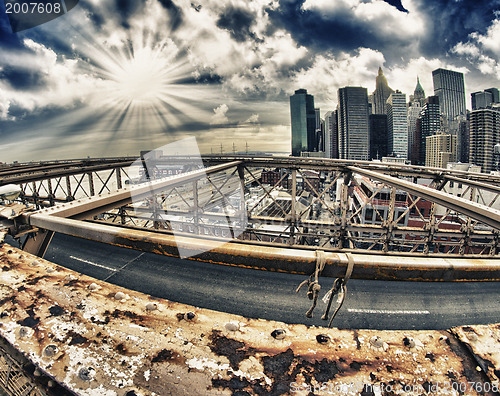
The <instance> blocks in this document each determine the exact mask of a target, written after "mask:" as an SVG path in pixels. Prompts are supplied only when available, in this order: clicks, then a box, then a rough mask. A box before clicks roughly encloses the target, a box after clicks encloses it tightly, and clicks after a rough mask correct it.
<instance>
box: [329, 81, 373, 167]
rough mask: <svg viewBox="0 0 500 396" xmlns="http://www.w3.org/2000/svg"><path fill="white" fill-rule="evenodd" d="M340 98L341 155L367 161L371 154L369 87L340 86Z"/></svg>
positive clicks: (342, 157) (350, 158) (344, 157)
mask: <svg viewBox="0 0 500 396" xmlns="http://www.w3.org/2000/svg"><path fill="white" fill-rule="evenodd" d="M338 98H339V103H338V107H337V108H338V125H339V156H340V158H341V159H349V160H361V161H367V160H368V159H369V156H370V135H369V125H368V92H367V89H366V88H363V87H344V88H340V89H339V94H338Z"/></svg>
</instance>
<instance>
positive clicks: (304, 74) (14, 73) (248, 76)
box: [0, 0, 500, 162]
mask: <svg viewBox="0 0 500 396" xmlns="http://www.w3.org/2000/svg"><path fill="white" fill-rule="evenodd" d="M499 60H500V0H385V1H384V0H335V1H332V0H203V1H198V2H197V1H196V0H186V1H185V0H147V1H139V0H80V2H79V3H78V5H77V6H75V7H74V8H73V9H72V10H70V11H69V12H68V13H67V14H65V15H63V16H61V17H59V18H57V19H54V20H52V21H50V22H47V23H44V24H42V25H40V26H37V27H34V28H31V29H27V30H24V31H21V32H18V33H12V30H11V27H10V24H9V20H8V17H7V14H6V13H5V7H4V4H3V2H0V162H12V161H19V162H27V161H38V160H51V159H52V160H53V159H66V158H83V157H87V156H90V157H110V156H125V155H126V156H135V155H139V152H140V151H141V150H153V149H155V148H157V147H160V146H163V145H165V144H168V143H172V142H174V141H177V140H180V139H182V138H186V137H191V136H192V137H195V138H196V140H197V142H198V146H199V148H200V152H202V153H211V152H213V153H220V152H221V149H222V151H223V152H232V151H233V149H234V150H235V151H241V152H245V151H246V150H249V151H257V150H261V151H268V152H282V153H289V152H290V134H291V130H290V107H289V97H290V95H292V94H293V93H294V91H295V90H297V89H300V88H305V89H307V91H308V93H310V94H312V95H314V98H315V105H316V107H319V108H320V109H321V115H322V116H324V114H325V113H326V112H327V111H331V110H334V109H335V108H336V106H337V92H338V89H339V88H341V87H345V86H363V87H366V88H367V89H368V93H372V92H373V90H374V89H375V78H376V76H377V72H378V68H379V67H382V69H383V71H384V74H385V76H386V77H387V80H388V83H389V85H390V87H391V88H393V89H399V90H401V91H402V92H403V93H406V94H407V95H408V96H409V95H410V94H412V93H413V91H414V89H415V86H416V82H417V76H418V77H419V78H420V82H421V84H422V86H423V88H424V90H425V92H426V95H427V96H429V95H432V94H433V85H432V70H435V69H437V68H440V67H441V68H446V69H450V70H456V71H460V72H463V73H464V75H465V85H466V97H467V102H468V103H467V105H468V107H469V108H470V93H472V92H476V91H479V90H483V89H486V88H491V87H496V88H500V64H499Z"/></svg>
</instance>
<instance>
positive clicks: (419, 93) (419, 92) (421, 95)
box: [410, 77, 425, 106]
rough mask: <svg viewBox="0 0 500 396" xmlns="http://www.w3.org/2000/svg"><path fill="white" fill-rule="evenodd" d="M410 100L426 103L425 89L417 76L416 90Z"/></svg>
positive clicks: (421, 104)
mask: <svg viewBox="0 0 500 396" xmlns="http://www.w3.org/2000/svg"><path fill="white" fill-rule="evenodd" d="M410 102H412V103H413V102H418V103H419V104H420V106H423V105H424V103H425V91H424V89H423V88H422V85H421V84H420V79H419V78H418V77H417V86H416V87H415V91H413V96H411V97H410Z"/></svg>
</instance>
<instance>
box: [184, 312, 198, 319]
mask: <svg viewBox="0 0 500 396" xmlns="http://www.w3.org/2000/svg"><path fill="white" fill-rule="evenodd" d="M195 317H196V314H195V313H194V312H187V313H185V314H184V319H186V320H193V319H194V318H195Z"/></svg>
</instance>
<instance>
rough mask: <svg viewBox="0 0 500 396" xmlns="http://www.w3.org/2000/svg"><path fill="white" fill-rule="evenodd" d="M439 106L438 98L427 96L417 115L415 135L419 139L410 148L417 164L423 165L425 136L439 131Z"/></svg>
mask: <svg viewBox="0 0 500 396" xmlns="http://www.w3.org/2000/svg"><path fill="white" fill-rule="evenodd" d="M439 107H440V106H439V98H438V97H437V96H429V97H428V98H427V99H426V101H425V104H424V107H423V108H422V111H421V112H420V115H419V117H418V120H417V128H416V135H417V136H418V140H419V141H416V142H415V146H413V150H412V151H413V155H414V160H415V161H416V162H417V164H418V165H425V146H426V138H427V137H428V136H432V135H436V134H437V133H439V132H441V116H440V110H439Z"/></svg>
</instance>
